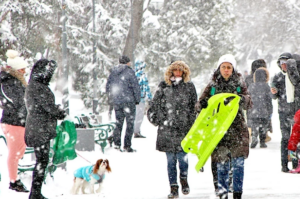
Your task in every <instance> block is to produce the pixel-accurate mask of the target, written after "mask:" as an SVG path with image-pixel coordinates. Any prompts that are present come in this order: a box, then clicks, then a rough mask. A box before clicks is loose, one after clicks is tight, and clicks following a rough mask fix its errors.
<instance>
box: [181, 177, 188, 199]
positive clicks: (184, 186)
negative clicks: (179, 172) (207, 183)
mask: <svg viewBox="0 0 300 199" xmlns="http://www.w3.org/2000/svg"><path fill="white" fill-rule="evenodd" d="M180 184H181V191H182V193H183V194H184V195H188V194H189V193H190V187H189V184H188V182H187V177H180Z"/></svg>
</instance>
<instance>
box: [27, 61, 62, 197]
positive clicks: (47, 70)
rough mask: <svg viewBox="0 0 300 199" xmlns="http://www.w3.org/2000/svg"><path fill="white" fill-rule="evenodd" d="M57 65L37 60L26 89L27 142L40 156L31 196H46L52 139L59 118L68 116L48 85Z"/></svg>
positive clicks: (36, 154)
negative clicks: (43, 186)
mask: <svg viewBox="0 0 300 199" xmlns="http://www.w3.org/2000/svg"><path fill="white" fill-rule="evenodd" d="M56 67H57V66H56V62H55V61H53V60H51V61H48V60H46V59H41V60H39V61H37V62H36V63H35V65H34V66H33V69H32V71H31V75H30V80H29V83H28V86H27V88H26V90H25V103H26V108H27V111H28V115H27V120H26V127H25V142H26V144H27V146H29V147H34V152H35V156H36V165H35V168H34V171H33V175H32V186H31V192H30V195H29V199H45V197H44V196H43V195H42V194H41V188H42V184H43V180H44V176H45V169H46V167H47V165H48V161H49V150H50V140H51V139H53V138H55V137H56V130H55V129H56V126H57V120H58V119H63V118H64V117H65V116H66V113H65V111H64V110H62V109H60V108H59V105H56V104H55V97H54V94H53V93H52V91H51V90H50V88H49V87H48V86H49V82H50V80H51V78H52V75H53V73H54V70H55V69H56Z"/></svg>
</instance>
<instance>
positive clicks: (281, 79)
mask: <svg viewBox="0 0 300 199" xmlns="http://www.w3.org/2000/svg"><path fill="white" fill-rule="evenodd" d="M283 73H284V72H283V71H281V72H280V73H277V74H276V75H275V76H274V77H273V80H272V83H271V85H272V86H274V87H275V88H276V89H277V93H275V94H272V95H271V96H272V98H273V99H278V114H280V115H282V116H283V118H286V119H290V120H291V119H292V118H293V113H292V112H293V111H292V110H293V103H288V102H287V99H286V87H285V75H284V74H283ZM285 74H286V73H285Z"/></svg>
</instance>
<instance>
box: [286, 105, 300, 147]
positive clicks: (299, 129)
mask: <svg viewBox="0 0 300 199" xmlns="http://www.w3.org/2000/svg"><path fill="white" fill-rule="evenodd" d="M294 122H295V123H294V126H293V129H292V134H291V137H290V139H289V144H288V150H291V151H296V150H297V145H298V143H299V142H300V110H298V111H297V112H296V114H295V116H294ZM299 148H300V146H299Z"/></svg>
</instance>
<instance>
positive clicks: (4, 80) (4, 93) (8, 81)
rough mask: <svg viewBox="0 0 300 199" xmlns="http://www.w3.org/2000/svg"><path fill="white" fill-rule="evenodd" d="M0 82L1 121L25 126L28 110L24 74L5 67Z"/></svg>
mask: <svg viewBox="0 0 300 199" xmlns="http://www.w3.org/2000/svg"><path fill="white" fill-rule="evenodd" d="M0 84H1V88H0V89H1V93H0V100H1V105H2V109H3V112H2V117H1V123H3V124H9V125H13V126H22V127H25V121H26V116H27V110H26V107H25V101H24V94H25V87H26V86H27V83H26V81H25V79H24V77H23V75H22V74H20V73H19V72H18V71H16V70H14V69H12V68H4V69H3V70H2V71H1V73H0Z"/></svg>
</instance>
